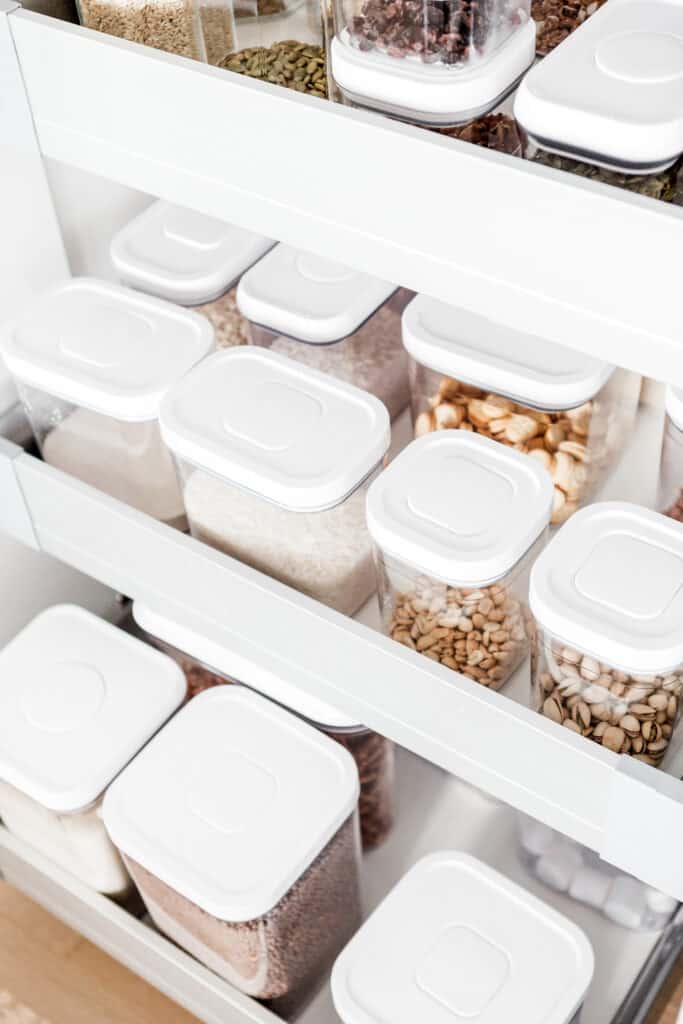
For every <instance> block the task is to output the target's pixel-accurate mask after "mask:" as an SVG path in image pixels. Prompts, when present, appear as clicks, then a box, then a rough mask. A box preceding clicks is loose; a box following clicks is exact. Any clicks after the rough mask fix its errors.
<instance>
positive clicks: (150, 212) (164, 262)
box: [110, 200, 274, 348]
mask: <svg viewBox="0 0 683 1024" xmlns="http://www.w3.org/2000/svg"><path fill="white" fill-rule="evenodd" d="M273 244H274V243H273V242H272V241H271V240H270V239H269V238H265V237H264V236H263V235H257V234H255V233H254V232H253V231H247V230H245V229H244V228H238V227H236V226H235V225H234V224H226V223H225V221H222V220H217V219H216V218H215V217H207V216H206V215H205V214H203V213H197V212H196V211H195V210H188V209H185V208H184V207H182V206H174V205H173V204H172V203H167V202H164V201H162V200H158V201H157V202H155V203H152V204H151V206H149V207H148V208H147V209H146V210H144V211H143V212H142V213H141V214H139V216H137V217H135V218H134V220H132V221H130V223H129V224H126V225H125V227H123V228H122V229H121V231H119V232H118V234H117V235H115V237H114V238H113V239H112V243H111V249H110V253H111V261H112V264H113V266H114V269H115V270H116V272H117V274H118V276H119V278H120V280H121V281H122V282H123V284H126V285H128V286H129V287H131V288H136V289H138V290H139V291H141V292H147V294H148V295H156V296H157V297H158V298H160V299H167V300H168V301H169V302H176V303H177V304H178V305H179V306H189V307H191V308H193V309H194V310H195V311H196V312H197V313H203V314H204V316H205V317H207V318H208V319H209V320H210V321H211V323H212V325H213V328H214V331H215V333H216V346H217V347H218V348H228V347H229V346H231V345H245V344H246V342H247V323H246V321H245V320H244V318H243V317H242V316H240V314H239V312H238V310H237V307H236V303H235V286H236V285H237V282H238V281H239V279H240V277H241V276H242V274H243V273H244V272H245V270H248V269H249V267H250V266H251V265H252V264H253V263H255V262H256V261H257V260H258V259H260V258H261V256H263V255H264V254H265V253H266V252H268V250H269V249H270V248H271V247H272V245H273Z"/></svg>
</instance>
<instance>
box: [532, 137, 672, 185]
mask: <svg viewBox="0 0 683 1024" xmlns="http://www.w3.org/2000/svg"><path fill="white" fill-rule="evenodd" d="M527 135H528V136H529V142H531V143H533V145H535V146H537V147H538V148H539V149H543V150H545V151H546V152H547V153H554V154H555V156H564V157H568V158H569V159H570V160H580V161H581V162H582V163H587V164H595V166H596V167H602V168H603V169H604V170H606V171H615V172H617V173H618V174H633V175H643V174H661V173H662V171H666V170H668V169H669V168H670V167H673V165H674V164H675V163H676V161H677V160H678V159H679V157H680V153H676V154H675V156H672V157H663V158H662V160H661V161H657V163H647V162H646V163H643V162H641V161H637V160H615V158H614V157H612V156H610V155H609V154H605V153H595V152H593V151H591V150H588V149H581V148H580V147H579V146H571V145H562V144H561V143H559V142H555V141H553V140H551V139H546V138H543V137H541V136H540V135H533V134H531V133H530V132H528V131H527Z"/></svg>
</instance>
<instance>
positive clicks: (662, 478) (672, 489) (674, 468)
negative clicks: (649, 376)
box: [657, 387, 683, 523]
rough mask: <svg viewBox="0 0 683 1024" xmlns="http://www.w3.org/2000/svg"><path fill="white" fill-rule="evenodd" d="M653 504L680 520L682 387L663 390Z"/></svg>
mask: <svg viewBox="0 0 683 1024" xmlns="http://www.w3.org/2000/svg"><path fill="white" fill-rule="evenodd" d="M657 508H658V509H659V510H660V512H663V513H664V515H665V516H670V517H671V518H672V519H676V520H677V521H678V522H679V523H680V522H683V391H681V390H679V389H678V388H672V387H669V388H667V390H666V418H665V420H664V435H663V437H662V454H661V460H660V463H659V489H658V495H657Z"/></svg>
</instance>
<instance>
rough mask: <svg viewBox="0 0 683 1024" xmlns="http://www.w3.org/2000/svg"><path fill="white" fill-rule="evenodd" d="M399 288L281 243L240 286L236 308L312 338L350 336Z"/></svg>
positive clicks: (254, 320) (325, 339)
mask: <svg viewBox="0 0 683 1024" xmlns="http://www.w3.org/2000/svg"><path fill="white" fill-rule="evenodd" d="M395 291H396V285H395V284H388V283H387V282H386V281H382V280H380V278H378V277H371V276H370V274H361V273H360V272H359V271H357V270H352V269H351V268H350V267H347V266H344V264H343V263H337V262H336V261H335V260H329V259H324V258H323V257H322V256H314V255H313V254H312V253H308V252H304V251H303V250H302V249H293V248H292V247H291V246H290V245H276V246H275V248H274V249H273V250H272V251H271V252H269V253H268V255H267V256H265V257H264V258H263V259H262V260H260V262H259V263H257V264H256V266H255V267H252V268H251V270H250V271H248V272H247V273H246V274H245V275H244V277H243V278H242V280H241V281H240V283H239V286H238V288H237V308H238V309H239V311H240V313H241V314H242V315H243V316H245V317H247V319H248V320H251V322H252V323H255V324H260V325H261V326H262V327H267V328H268V329H269V330H271V331H275V333H276V334H285V335H287V336H288V337H290V338H297V339H298V340H299V341H307V342H309V343H311V344H317V345H329V344H330V343H331V342H334V341H340V340H341V339H342V338H346V337H348V335H349V334H353V333H354V331H356V330H358V328H359V327H360V326H361V325H362V324H364V323H365V321H366V320H367V319H368V318H369V317H370V316H372V314H373V313H374V312H375V311H376V310H377V309H379V307H380V306H382V305H383V304H384V303H385V302H386V301H387V299H388V298H389V297H390V296H391V295H392V294H393V293H394V292H395Z"/></svg>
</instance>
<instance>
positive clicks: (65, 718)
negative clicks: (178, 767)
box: [0, 605, 185, 899]
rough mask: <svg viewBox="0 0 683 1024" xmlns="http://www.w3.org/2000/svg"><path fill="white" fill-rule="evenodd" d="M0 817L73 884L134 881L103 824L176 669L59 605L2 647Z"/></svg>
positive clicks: (121, 890) (174, 699)
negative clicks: (107, 799)
mask: <svg viewBox="0 0 683 1024" xmlns="http://www.w3.org/2000/svg"><path fill="white" fill-rule="evenodd" d="M0 675H1V676H2V680H3V683H2V686H0V817H1V818H2V820H3V822H4V824H5V826H6V827H7V828H8V829H9V831H10V832H13V833H14V834H15V835H17V836H19V837H20V838H21V839H23V840H25V841H26V842H27V843H29V844H30V845H31V846H33V847H35V848H36V849H37V850H39V851H40V852H41V853H42V854H44V856H45V857H47V858H49V859H50V860H52V861H54V862H56V863H57V864H59V866H60V867H62V868H63V869H64V870H66V871H69V872H71V873H72V874H73V875H75V876H77V877H78V878H79V879H80V881H81V882H83V883H84V884H86V885H88V886H90V887H91V888H93V889H96V890H97V891H99V892H102V893H105V894H107V895H109V896H113V897H116V898H119V899H123V898H124V897H125V896H127V894H128V892H129V890H130V879H129V877H128V872H127V871H126V869H125V867H124V865H123V862H122V860H121V858H120V856H119V853H118V851H117V850H116V848H115V847H114V845H113V844H112V842H111V840H110V839H109V836H108V835H107V832H106V830H105V828H104V825H103V823H102V816H101V804H102V799H103V796H104V793H105V791H106V789H107V787H108V786H109V784H110V783H111V782H112V780H113V779H114V778H115V777H116V776H117V775H118V774H119V772H120V771H121V770H122V769H123V768H125V766H126V764H128V762H129V761H130V760H131V758H132V757H134V756H135V755H136V754H137V753H138V751H139V750H140V749H141V748H142V747H143V746H144V744H145V743H146V742H147V741H148V740H149V738H150V736H152V735H153V734H154V733H155V732H156V731H157V730H158V729H159V728H160V727H161V726H162V725H163V724H164V722H165V721H166V719H167V718H168V717H169V716H170V715H172V714H173V712H174V711H175V710H176V708H177V707H179V705H180V704H181V702H182V700H183V696H184V693H185V681H184V679H183V674H182V672H181V671H180V669H179V668H178V666H177V665H176V664H175V663H174V662H173V661H171V659H170V658H167V657H166V656H165V655H163V654H161V653H160V652H159V651H155V650H153V649H152V648H150V647H149V646H147V645H146V644H144V643H142V642H141V641H139V640H136V639H135V638H134V637H131V636H129V635H128V634H127V633H124V632H122V631H121V630H119V629H117V628H116V627H115V626H112V625H111V624H110V623H108V622H105V621H103V620H102V619H99V618H97V616H95V615H92V614H91V613H90V612H87V611H85V610H84V609H82V608H78V607H75V606H73V605H56V606H54V607H52V608H49V609H48V610H47V611H44V612H42V613H41V614H40V615H38V616H37V617H36V618H35V619H33V620H32V621H31V622H30V623H29V624H28V625H27V626H26V627H25V628H24V629H23V630H22V631H21V632H20V633H18V634H17V636H15V637H14V639H13V640H11V641H10V642H9V643H8V644H7V646H6V647H5V648H4V649H3V650H2V651H1V652H0Z"/></svg>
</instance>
